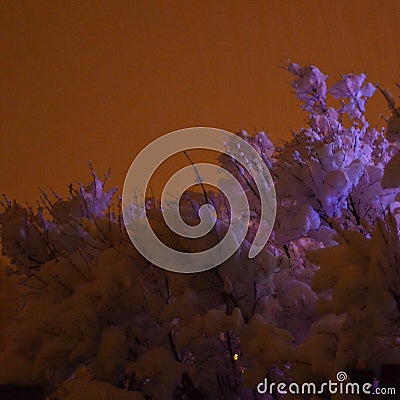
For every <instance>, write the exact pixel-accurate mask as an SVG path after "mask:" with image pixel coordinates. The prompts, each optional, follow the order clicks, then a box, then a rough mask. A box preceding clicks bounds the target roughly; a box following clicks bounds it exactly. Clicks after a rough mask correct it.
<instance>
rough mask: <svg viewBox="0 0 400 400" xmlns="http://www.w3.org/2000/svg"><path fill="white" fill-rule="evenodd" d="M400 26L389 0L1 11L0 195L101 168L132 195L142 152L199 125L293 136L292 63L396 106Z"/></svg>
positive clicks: (374, 108)
mask: <svg viewBox="0 0 400 400" xmlns="http://www.w3.org/2000/svg"><path fill="white" fill-rule="evenodd" d="M399 20H400V2H398V1H382V0H381V1H375V0H374V1H372V0H363V1H360V0H357V1H314V0H309V1H304V0H303V1H294V0H292V1H234V0H231V1H102V0H101V1H100V0H98V1H53V0H51V1H50V0H45V1H20V0H12V1H0V26H2V28H1V30H2V34H1V36H0V52H1V53H0V54H1V59H0V63H1V66H0V68H1V74H0V86H1V91H0V93H1V107H0V113H1V116H0V121H1V127H0V129H1V132H0V137H1V142H0V162H1V168H0V182H1V188H0V189H1V192H5V193H7V194H8V196H9V197H11V198H16V199H18V200H19V201H21V202H25V200H29V201H30V202H33V201H34V200H35V199H36V198H37V197H38V195H39V191H38V187H39V186H41V187H43V188H44V189H46V190H47V189H49V188H50V187H54V188H55V189H56V190H57V191H58V192H60V193H62V194H64V193H66V186H67V184H68V183H70V182H77V181H81V182H83V183H86V182H89V180H90V172H89V169H88V167H87V162H88V160H92V161H93V164H94V166H95V168H96V170H97V171H98V172H99V174H102V173H103V172H105V171H106V170H107V169H108V167H111V168H112V174H111V178H110V183H111V184H112V185H118V186H119V187H122V184H123V179H124V177H125V174H126V172H127V170H128V168H129V165H130V163H131V162H132V160H133V158H134V157H135V155H136V154H137V153H138V151H140V149H141V148H142V147H144V146H145V145H146V144H148V143H149V142H151V141H152V140H154V139H155V138H157V137H158V136H160V135H162V134H165V133H167V132H169V131H172V130H176V129H179V128H184V127H188V126H213V127H220V128H224V129H226V130H229V131H232V132H236V131H238V130H240V129H246V130H248V131H249V132H251V133H255V132H256V131H259V130H265V131H266V132H269V133H270V134H271V137H272V138H273V140H274V141H275V142H277V141H278V140H279V138H285V137H288V134H289V129H290V128H294V129H298V127H299V126H300V125H301V124H302V123H303V119H304V117H305V115H304V114H302V113H299V112H298V111H297V108H296V99H295V98H294V96H293V95H292V94H291V90H290V88H289V82H290V79H291V77H290V75H289V74H288V73H287V72H286V71H285V70H284V68H283V67H284V65H285V63H286V60H287V59H288V58H290V59H291V60H293V61H296V62H298V63H303V64H304V63H312V64H314V65H317V66H318V67H320V68H321V70H322V71H323V72H325V73H327V74H329V75H330V76H331V77H332V78H335V77H339V74H341V73H350V72H354V73H357V72H366V73H367V74H368V78H369V80H371V81H372V82H373V83H376V82H380V83H381V84H382V85H384V86H386V87H387V88H388V89H389V90H391V91H392V93H393V94H395V95H396V97H397V94H398V92H397V91H396V87H395V83H396V82H398V81H399V80H400V70H399V54H400V40H399V33H400V32H399ZM369 104H370V112H371V115H373V118H372V120H373V121H378V117H377V115H378V113H379V112H383V113H385V114H386V115H388V114H389V112H388V111H387V109H386V105H385V101H384V99H383V98H381V97H380V95H379V94H377V95H376V96H375V99H373V100H372V101H371V102H370V103H369Z"/></svg>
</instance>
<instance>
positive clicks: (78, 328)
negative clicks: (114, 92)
mask: <svg viewBox="0 0 400 400" xmlns="http://www.w3.org/2000/svg"><path fill="white" fill-rule="evenodd" d="M289 71H290V72H291V73H292V74H294V76H295V80H294V83H293V88H294V91H295V93H296V95H297V97H298V98H299V100H300V101H301V104H302V107H303V108H304V109H305V110H306V111H307V112H308V113H309V120H308V122H309V126H308V127H307V128H305V129H303V130H302V131H301V132H299V133H293V138H292V139H291V140H290V141H289V142H287V143H284V144H281V145H280V146H279V147H277V148H275V147H274V145H273V144H272V142H271V141H270V140H269V138H268V136H267V135H266V134H265V133H263V132H261V133H259V134H257V135H255V136H251V135H248V134H247V133H246V132H241V133H240V134H239V135H241V137H242V138H243V139H244V140H246V141H248V142H249V143H250V144H251V145H252V146H253V147H254V148H255V149H256V150H257V151H258V152H259V153H260V155H261V156H262V158H263V159H264V161H265V163H266V164H267V166H268V168H269V169H270V172H271V174H272V176H273V177H274V180H275V185H276V190H277V200H278V214H277V221H276V226H275V229H274V232H273V234H272V236H271V238H270V240H269V242H268V244H267V246H266V247H265V249H264V250H263V251H262V252H261V253H259V254H258V255H257V256H256V257H255V258H253V259H251V260H249V259H248V257H247V255H248V250H249V248H250V243H251V241H252V239H253V238H254V232H255V231H256V229H257V225H258V218H259V217H260V204H259V201H258V200H259V193H258V192H257V189H256V187H255V185H254V182H253V181H252V178H251V176H249V175H248V174H247V172H246V170H245V169H244V168H243V167H242V166H241V165H239V164H237V163H235V162H234V160H232V159H230V158H229V157H227V156H222V157H221V158H220V160H219V162H220V164H221V165H222V166H223V167H224V168H226V169H228V170H229V171H231V173H233V174H234V175H235V176H236V177H237V179H238V180H239V181H240V182H241V184H242V186H243V187H244V189H245V191H246V193H247V196H248V199H249V204H250V205H251V210H252V215H251V217H252V221H251V224H250V226H249V232H248V235H247V237H246V239H245V240H244V242H243V243H242V245H241V247H240V249H239V250H238V251H237V252H236V253H235V254H234V255H233V256H232V257H231V258H229V259H228V260H227V261H225V262H224V263H223V264H222V265H220V266H218V267H217V268H214V269H212V270H209V271H205V272H202V273H197V274H178V273H172V272H168V271H165V270H162V269H160V268H158V267H155V266H153V265H151V264H150V263H149V262H147V261H146V260H145V259H144V258H143V257H142V256H141V255H140V254H139V253H138V252H137V251H136V249H135V248H134V247H133V245H132V243H131V242H130V240H129V238H128V235H127V233H126V231H125V227H124V224H123V222H122V215H121V201H120V199H119V198H118V196H117V195H116V190H115V189H111V190H105V189H104V182H102V181H101V180H100V178H99V177H98V176H97V175H96V174H95V173H94V171H93V169H92V178H93V179H92V182H91V183H90V184H89V185H88V186H83V185H80V186H79V187H78V189H76V188H74V187H73V186H72V185H71V186H70V188H69V189H70V196H69V198H68V199H62V198H60V197H59V196H58V195H56V194H53V196H49V195H47V194H46V193H44V192H42V197H41V201H40V205H39V207H37V208H36V209H34V208H29V207H22V206H21V205H19V204H17V203H16V202H12V201H10V200H8V199H7V198H5V201H4V203H3V211H2V212H1V214H0V224H1V227H2V228H1V243H2V252H3V256H2V257H1V259H0V268H1V269H0V296H1V298H2V303H3V307H2V311H1V313H0V329H1V330H0V383H4V384H40V385H43V386H44V387H45V389H46V393H47V395H48V398H49V399H52V400H74V399H80V400H89V399H96V400H97V399H103V398H104V399H110V398H113V399H126V400H128V399H132V400H138V399H146V400H155V399H157V400H158V399H161V400H162V399H174V400H178V399H254V398H256V399H269V400H271V396H269V395H261V394H257V393H256V390H255V388H256V386H257V383H258V382H260V381H262V380H263V379H264V377H266V376H267V377H268V379H270V380H271V381H276V382H279V381H285V382H290V381H292V380H295V381H297V382H304V381H308V382H309V381H310V380H311V381H314V382H316V383H317V382H321V381H324V380H327V379H330V378H333V377H334V376H335V374H336V373H337V372H338V371H340V370H348V371H350V370H351V371H353V370H364V369H368V370H373V371H378V370H379V368H380V366H382V364H385V363H387V362H388V361H390V362H391V363H400V353H399V350H400V339H399V338H400V332H399V329H398V326H399V318H400V315H399V314H400V279H399V277H400V275H399V273H400V261H399V260H400V255H399V251H400V250H399V230H398V225H397V223H398V222H397V213H398V208H399V207H398V204H397V201H398V200H400V194H399V190H400V189H399V187H400V179H399V177H398V172H397V171H398V167H399V164H400V162H399V153H398V147H397V143H396V141H397V140H396V139H397V138H396V132H397V131H396V129H397V127H398V125H399V124H398V115H397V114H396V112H397V109H396V108H395V104H394V102H393V101H392V100H391V97H390V96H389V95H388V94H387V92H386V91H383V89H381V91H382V92H383V93H384V94H385V96H386V97H387V99H388V103H389V105H390V107H391V110H392V113H393V115H392V117H391V118H390V119H389V123H388V132H387V137H385V134H384V132H383V131H382V132H378V131H377V130H376V129H375V128H371V127H370V126H369V124H368V122H367V120H366V117H365V102H366V100H367V99H368V98H369V97H371V96H372V95H373V93H374V90H375V88H374V87H373V86H372V85H371V84H369V83H366V84H364V81H365V76H364V75H363V74H360V75H344V76H343V77H342V79H341V80H340V81H339V82H338V83H336V84H334V85H332V86H331V87H330V88H328V86H327V84H326V81H327V76H326V75H324V74H322V73H321V72H320V71H319V70H318V68H316V67H314V66H308V67H300V66H298V65H296V64H291V65H290V66H289ZM328 100H329V101H330V102H331V103H332V104H333V105H330V106H328ZM335 104H336V107H335V106H334V105H335ZM389 134H390V135H389ZM106 178H107V177H106ZM205 202H210V203H212V204H213V205H214V207H215V208H216V210H217V215H218V224H217V228H216V229H215V230H214V231H213V232H212V234H211V236H213V234H214V236H213V240H215V239H219V238H220V237H221V235H222V234H223V233H224V231H225V228H226V221H227V220H228V219H229V207H227V205H226V201H225V199H224V197H223V196H222V195H221V194H219V193H213V192H209V193H207V195H206V196H204V194H201V195H199V194H198V193H188V194H187V196H186V200H184V202H183V204H182V209H183V211H184V214H185V216H186V218H192V222H193V223H195V222H196V221H197V212H198V210H199V207H200V205H201V204H202V203H205ZM191 214H192V217H191V216H190V215H191ZM160 215H161V214H160V209H159V202H158V201H157V200H156V199H149V201H148V204H147V216H148V218H149V220H150V221H151V225H152V226H153V227H154V228H155V229H156V231H158V233H162V235H161V236H163V239H165V240H166V242H168V241H169V242H170V243H171V244H173V243H174V241H175V239H174V238H173V237H169V236H168V235H169V234H168V231H167V230H166V229H165V226H164V225H163V224H162V221H161V220H160V218H161V217H160ZM185 246H189V250H190V249H192V250H193V251H195V250H196V249H197V248H196V246H197V245H196V244H193V242H190V243H186V244H185ZM389 356H390V358H389ZM268 396H269V397H268ZM274 396H275V395H274ZM275 397H279V396H275ZM287 398H288V399H289V397H287Z"/></svg>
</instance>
